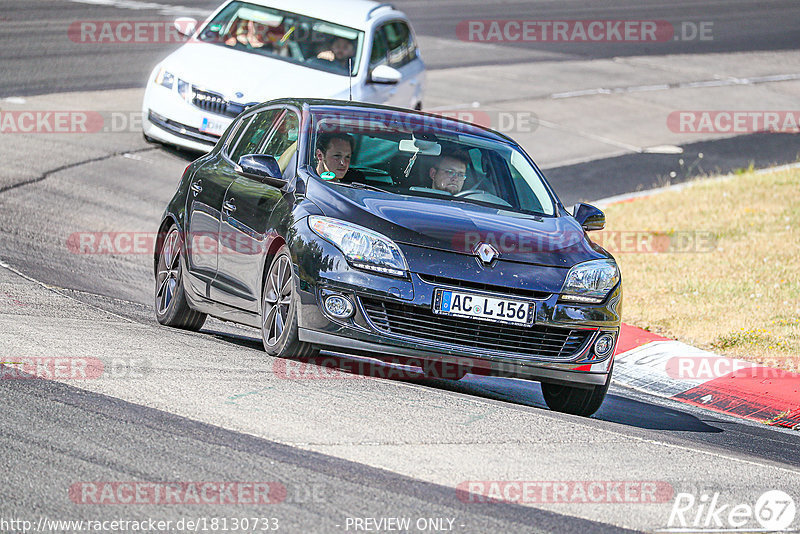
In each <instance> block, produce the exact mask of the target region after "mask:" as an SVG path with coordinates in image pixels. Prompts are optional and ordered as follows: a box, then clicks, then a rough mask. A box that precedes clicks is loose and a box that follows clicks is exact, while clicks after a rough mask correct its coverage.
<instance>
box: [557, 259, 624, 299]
mask: <svg viewBox="0 0 800 534" xmlns="http://www.w3.org/2000/svg"><path fill="white" fill-rule="evenodd" d="M619 279H620V274H619V268H618V267H617V264H616V262H614V261H612V260H593V261H587V262H586V263H580V264H578V265H576V266H574V267H573V268H572V269H570V270H569V273H567V278H566V280H564V286H563V287H562V288H561V298H562V299H563V300H571V301H573V302H587V303H595V304H596V303H600V302H603V300H605V298H606V297H607V296H608V293H609V292H610V291H611V290H612V289H614V287H615V286H616V285H617V283H619Z"/></svg>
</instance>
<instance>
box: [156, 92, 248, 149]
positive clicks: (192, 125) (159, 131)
mask: <svg viewBox="0 0 800 534" xmlns="http://www.w3.org/2000/svg"><path fill="white" fill-rule="evenodd" d="M204 118H205V119H211V120H213V121H215V122H217V123H220V124H224V125H225V127H226V128H227V126H229V125H230V123H231V122H232V120H233V119H232V118H230V117H226V116H223V115H217V114H214V113H210V112H208V111H204V110H202V109H200V108H197V107H195V106H194V105H192V104H190V103H188V102H186V101H185V100H183V99H182V98H180V97H179V96H178V94H177V93H176V92H175V91H173V90H170V89H166V88H164V87H161V86H157V85H155V84H153V83H148V86H147V89H146V90H145V96H144V100H143V102H142V131H143V132H144V134H145V135H146V136H147V137H150V138H152V139H155V140H157V141H160V142H162V143H167V144H171V145H176V146H179V147H183V148H188V149H190V150H195V151H198V152H203V153H206V152H209V151H210V150H211V149H212V148H214V145H216V143H217V141H219V139H220V137H221V135H215V134H212V133H208V132H204V131H202V126H203V119H204Z"/></svg>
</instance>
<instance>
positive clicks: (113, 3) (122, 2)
mask: <svg viewBox="0 0 800 534" xmlns="http://www.w3.org/2000/svg"><path fill="white" fill-rule="evenodd" d="M67 1H69V2H74V3H76V4H92V5H95V6H106V7H116V8H119V9H133V10H136V11H144V10H151V11H158V12H159V14H161V15H177V16H189V15H195V16H198V17H203V18H205V17H207V16H208V15H209V13H211V11H209V10H208V9H198V8H195V7H186V6H171V5H169V4H159V3H156V2H140V1H139V0H67Z"/></svg>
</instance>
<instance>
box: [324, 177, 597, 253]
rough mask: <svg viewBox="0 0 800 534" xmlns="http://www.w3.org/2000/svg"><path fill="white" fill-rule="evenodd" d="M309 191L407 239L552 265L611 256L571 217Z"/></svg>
mask: <svg viewBox="0 0 800 534" xmlns="http://www.w3.org/2000/svg"><path fill="white" fill-rule="evenodd" d="M312 182H313V183H314V185H313V186H311V187H310V188H309V197H312V198H313V200H314V202H316V203H317V205H319V206H320V208H321V209H322V211H323V212H324V213H325V215H326V216H328V217H335V218H340V219H344V220H347V221H350V222H353V223H355V224H359V225H361V226H365V227H367V228H370V229H372V230H375V231H377V232H380V233H382V234H384V235H385V236H387V237H389V238H390V239H392V240H393V241H395V242H396V243H398V244H399V245H401V247H402V245H403V244H408V245H415V246H419V247H425V248H431V249H436V250H443V251H450V252H454V253H458V254H468V255H473V256H474V255H476V254H475V251H476V249H477V247H478V246H479V245H480V244H482V243H486V244H489V245H491V246H492V247H494V249H495V251H497V252H498V253H499V255H498V256H497V257H498V259H499V260H501V261H514V262H520V263H527V264H531V265H543V266H550V267H564V268H568V267H572V266H573V265H575V264H577V263H581V262H584V261H589V260H593V259H600V258H606V257H609V256H608V254H607V253H605V252H604V251H602V249H599V248H597V247H595V246H594V245H593V244H592V243H591V242H590V241H589V240H588V238H587V237H586V233H585V232H584V230H583V228H582V227H581V226H580V224H578V222H577V221H576V220H575V219H573V218H572V217H536V216H532V215H525V214H519V213H514V212H509V211H506V210H502V209H497V208H487V207H484V206H478V205H476V204H469V203H466V202H460V201H455V200H449V199H443V200H438V199H429V198H419V197H409V196H404V195H394V194H389V193H380V192H376V191H367V190H361V189H350V188H344V187H341V188H338V187H335V186H333V187H332V186H327V185H323V184H320V183H319V182H316V181H315V180H312Z"/></svg>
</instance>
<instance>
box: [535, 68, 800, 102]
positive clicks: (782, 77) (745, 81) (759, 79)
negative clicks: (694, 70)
mask: <svg viewBox="0 0 800 534" xmlns="http://www.w3.org/2000/svg"><path fill="white" fill-rule="evenodd" d="M792 80H800V73H794V74H771V75H769V76H753V77H750V78H734V77H731V78H723V79H716V80H698V81H695V82H680V83H674V84H665V83H664V84H656V85H631V86H628V87H597V88H594V89H581V90H578V91H566V92H563V93H553V94H551V95H550V98H553V99H561V98H575V97H578V96H593V95H608V94H612V93H614V94H619V93H640V92H643V91H666V90H669V89H687V88H697V87H729V86H732V85H756V84H762V83H773V82H786V81H792Z"/></svg>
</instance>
